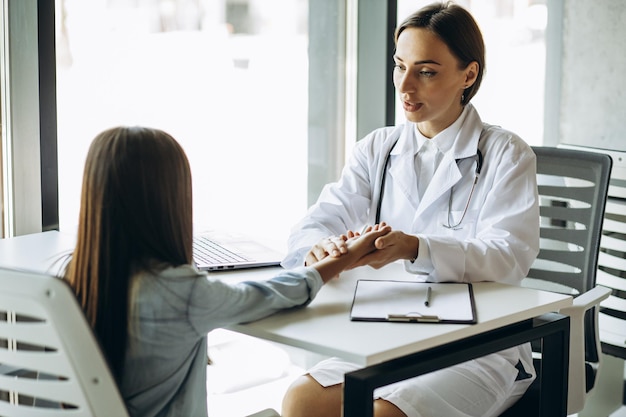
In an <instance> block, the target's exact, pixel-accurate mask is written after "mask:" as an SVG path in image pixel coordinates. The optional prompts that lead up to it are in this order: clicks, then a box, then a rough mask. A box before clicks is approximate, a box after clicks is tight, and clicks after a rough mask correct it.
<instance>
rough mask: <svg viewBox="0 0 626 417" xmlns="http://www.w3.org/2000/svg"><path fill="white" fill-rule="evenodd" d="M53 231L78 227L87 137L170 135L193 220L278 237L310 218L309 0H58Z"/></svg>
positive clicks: (200, 225) (201, 226) (283, 237)
mask: <svg viewBox="0 0 626 417" xmlns="http://www.w3.org/2000/svg"><path fill="white" fill-rule="evenodd" d="M56 1H57V28H58V29H57V32H58V35H57V66H58V68H57V77H58V81H57V83H58V84H57V85H58V90H57V97H58V131H59V135H58V137H59V139H58V140H59V144H58V153H59V161H60V163H59V206H60V210H59V211H60V225H61V226H60V227H61V230H66V229H72V228H75V227H76V224H77V222H78V209H79V197H80V187H81V183H80V182H81V177H82V169H83V164H84V159H85V156H86V152H87V149H88V146H89V144H90V142H91V140H92V139H93V138H94V137H95V135H96V134H97V133H99V132H100V131H102V130H104V129H106V128H109V127H113V126H118V125H146V126H151V127H156V128H160V129H163V130H165V131H167V132H169V133H170V134H172V135H173V136H174V137H175V138H176V139H178V140H179V142H180V143H181V144H182V146H183V147H184V149H185V151H186V152H187V156H188V157H189V160H190V163H191V167H192V175H193V181H194V221H195V224H196V227H197V228H199V229H206V228H219V229H232V230H235V231H241V232H249V233H252V234H254V235H261V234H263V235H269V236H275V237H276V240H277V242H278V243H279V244H281V243H283V242H284V241H286V236H287V233H288V229H289V228H290V227H291V226H292V225H293V224H294V223H295V222H296V221H297V220H298V219H299V218H300V217H301V216H302V215H303V213H304V210H306V175H307V172H306V170H307V156H306V152H307V97H308V61H307V43H308V39H307V33H308V32H307V17H308V4H307V0H281V1H271V2H268V1H263V0H201V1H197V0H196V1H191V0H143V1H141V0H135V1H132V0H99V1H95V0H91V1H88V2H86V1H84V0H56Z"/></svg>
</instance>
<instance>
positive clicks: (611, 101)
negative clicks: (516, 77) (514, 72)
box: [529, 0, 626, 151]
mask: <svg viewBox="0 0 626 417" xmlns="http://www.w3.org/2000/svg"><path fill="white" fill-rule="evenodd" d="M562 45H563V46H562V47H563V50H562V54H563V56H562V64H561V74H562V77H561V97H560V103H561V105H560V124H559V134H560V138H559V142H563V143H570V144H575V145H582V146H591V147H595V148H603V149H614V150H621V151H626V2H624V1H623V0H601V1H588V0H564V16H563V44H562ZM529 65H532V63H529Z"/></svg>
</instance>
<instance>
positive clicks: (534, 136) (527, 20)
mask: <svg viewBox="0 0 626 417" xmlns="http://www.w3.org/2000/svg"><path fill="white" fill-rule="evenodd" d="M431 2H432V0H417V1H416V0H399V1H398V22H399V23H400V22H402V21H403V20H404V18H405V17H407V16H408V15H409V14H411V13H413V12H414V11H416V10H418V9H419V8H420V7H422V6H425V5H427V4H430V3H431ZM456 3H457V4H459V5H461V6H463V7H465V8H467V9H468V10H469V11H470V12H471V13H472V15H473V16H474V18H475V19H476V21H477V23H478V25H479V26H480V29H481V31H482V33H483V38H484V40H485V49H486V62H487V63H486V71H485V75H484V78H483V81H482V84H481V87H480V90H479V91H478V93H477V94H476V96H474V98H473V99H472V103H473V104H474V106H475V107H476V108H477V110H478V111H479V113H480V116H481V118H482V120H483V122H486V123H490V124H495V125H500V126H502V127H504V128H505V129H508V130H511V131H513V132H515V133H517V134H518V135H519V136H521V137H522V139H524V140H525V141H526V142H527V143H529V144H531V145H541V144H542V143H543V114H544V113H543V110H544V78H545V60H546V59H545V57H546V42H545V29H546V23H547V7H546V3H545V0H521V1H520V0H473V1H472V0H464V1H457V2H456ZM396 118H397V120H398V121H401V120H404V115H403V112H402V108H401V107H400V106H399V105H397V107H396Z"/></svg>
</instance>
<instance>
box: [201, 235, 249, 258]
mask: <svg viewBox="0 0 626 417" xmlns="http://www.w3.org/2000/svg"><path fill="white" fill-rule="evenodd" d="M193 257H194V260H195V261H196V262H197V263H204V264H209V265H210V264H225V263H236V262H249V261H250V259H248V258H246V257H244V256H241V255H239V254H236V253H234V252H232V251H230V250H228V249H226V248H224V247H223V246H221V245H220V244H218V243H216V242H214V241H212V240H211V239H208V238H206V237H196V238H194V240H193Z"/></svg>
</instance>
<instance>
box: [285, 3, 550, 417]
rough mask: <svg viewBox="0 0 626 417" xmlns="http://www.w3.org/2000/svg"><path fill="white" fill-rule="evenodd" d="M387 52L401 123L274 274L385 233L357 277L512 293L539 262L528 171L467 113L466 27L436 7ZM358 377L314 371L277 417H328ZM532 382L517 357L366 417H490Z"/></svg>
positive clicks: (379, 402) (298, 234)
mask: <svg viewBox="0 0 626 417" xmlns="http://www.w3.org/2000/svg"><path fill="white" fill-rule="evenodd" d="M395 41H396V51H395V54H394V61H395V64H396V65H395V68H394V75H393V77H394V78H393V79H394V85H395V87H396V89H397V90H398V94H399V97H400V99H401V100H402V104H403V108H404V112H405V115H406V119H407V122H406V123H405V124H403V125H400V126H396V127H385V128H381V129H378V130H375V131H374V132H372V133H371V134H369V135H368V136H367V137H365V138H364V139H363V140H361V141H359V142H358V144H357V145H356V147H355V150H354V153H353V155H352V157H351V159H350V161H349V162H348V164H347V165H346V167H345V168H344V171H343V173H342V175H341V178H340V179H339V181H338V182H336V183H333V184H329V185H328V186H326V187H325V188H324V190H323V191H322V193H321V195H320V197H319V200H318V201H317V203H316V204H315V205H313V206H312V207H311V208H310V210H309V212H308V213H307V215H306V217H305V218H304V219H303V220H302V221H301V222H300V223H298V224H297V225H296V226H295V227H294V228H293V232H292V234H291V236H290V238H289V242H288V246H289V253H288V255H287V257H286V258H285V260H284V262H283V265H284V266H285V267H288V268H289V267H294V266H296V265H302V264H313V263H315V262H317V261H319V260H320V259H323V258H324V257H326V256H341V255H342V253H345V252H346V251H347V248H346V247H345V243H344V242H345V239H346V237H347V236H352V235H354V233H355V232H353V231H356V230H361V228H362V227H363V226H364V225H371V224H377V223H380V222H385V223H387V224H389V225H390V226H391V227H392V229H393V231H392V232H390V233H389V234H387V235H385V236H382V237H379V238H378V239H377V241H376V246H377V248H378V250H377V251H375V252H373V253H371V254H370V255H368V256H367V257H365V258H363V259H362V262H361V264H369V265H371V266H373V267H376V268H378V267H382V266H384V265H386V264H388V263H390V262H394V261H399V260H402V261H403V262H404V264H405V268H406V270H407V271H409V272H412V273H416V274H422V275H423V277H424V279H425V280H428V281H433V282H437V281H459V282H477V281H498V282H505V283H509V284H519V283H520V281H521V280H522V279H523V278H524V277H525V276H526V274H527V272H528V270H529V268H530V266H531V264H532V262H533V261H534V259H535V258H536V256H537V253H538V251H539V209H538V202H537V201H538V197H537V184H536V160H535V155H534V153H533V152H532V149H531V148H530V147H529V146H528V145H527V144H526V143H525V142H524V141H522V140H521V139H520V138H519V137H518V136H517V135H515V134H514V133H511V132H509V131H506V130H504V129H502V128H500V127H498V126H492V125H488V124H486V123H483V122H482V121H481V119H480V117H479V115H478V112H477V111H476V109H475V108H474V107H473V106H472V105H471V104H469V101H470V100H471V98H472V97H473V96H474V94H475V93H476V92H477V90H478V88H479V86H480V82H481V79H482V75H483V72H484V68H485V59H484V44H483V40H482V35H481V33H480V30H479V28H478V26H477V25H476V23H475V21H474V19H473V18H472V16H471V15H470V14H469V13H468V12H467V11H466V10H465V9H463V8H461V7H459V6H456V5H452V4H440V3H437V4H433V5H431V6H427V7H425V8H423V9H421V10H419V11H418V12H416V13H414V14H413V15H411V16H409V17H408V18H407V19H406V20H405V21H404V22H403V23H402V24H401V25H400V26H399V27H398V28H397V29H396V33H395ZM357 368H358V366H356V365H353V364H350V363H347V362H344V361H341V360H339V359H334V358H333V359H330V360H326V361H323V362H321V363H320V364H318V365H316V366H315V367H314V368H313V369H310V370H309V371H308V373H307V374H306V375H303V376H302V377H300V378H299V379H298V380H296V381H295V382H294V384H292V386H291V387H290V388H289V390H288V392H287V394H286V396H285V399H284V402H283V415H284V416H285V417H303V416H325V417H331V416H339V415H340V410H341V395H342V387H341V383H342V382H343V375H344V374H345V373H346V372H349V371H352V370H355V369H357ZM534 377H535V376H534V369H533V366H532V358H531V351H530V346H529V345H528V344H525V345H522V346H519V347H515V348H512V349H507V350H505V351H502V352H498V353H496V354H492V355H488V356H485V357H483V358H479V359H477V360H473V361H469V362H467V363H463V364H460V365H457V366H454V367H451V368H448V369H444V370H441V371H437V372H433V373H431V374H427V375H423V376H421V377H418V378H413V379H410V380H407V381H403V382H400V383H397V384H393V385H390V386H387V387H383V388H380V389H378V390H376V392H375V401H374V414H375V416H376V417H389V416H392V417H396V416H400V417H404V416H409V417H417V416H421V417H424V416H446V417H454V416H459V417H460V416H463V417H465V416H480V417H485V416H497V415H499V414H500V413H501V412H502V411H504V410H505V409H506V408H508V407H510V405H512V404H513V403H514V402H515V401H516V400H517V399H518V398H519V397H521V395H522V394H523V393H524V392H525V391H526V389H527V387H528V386H529V385H530V383H531V382H532V381H533V379H534Z"/></svg>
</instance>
